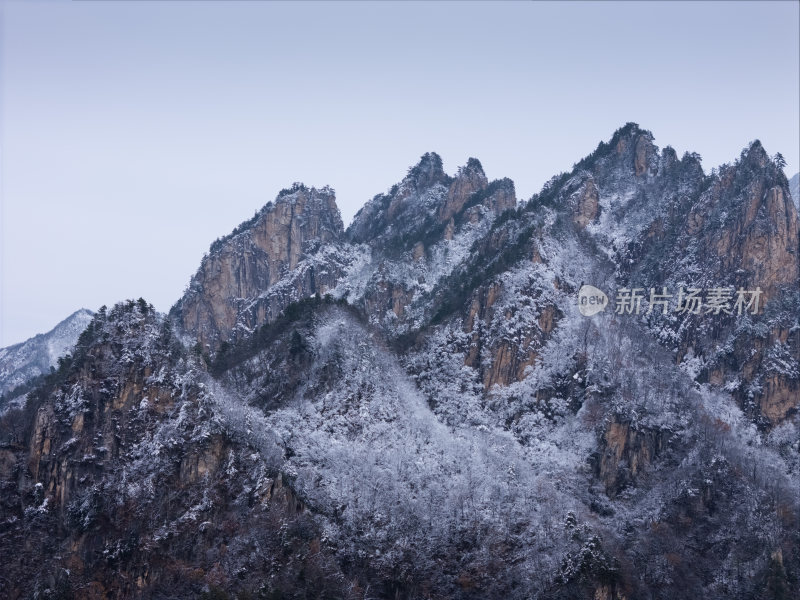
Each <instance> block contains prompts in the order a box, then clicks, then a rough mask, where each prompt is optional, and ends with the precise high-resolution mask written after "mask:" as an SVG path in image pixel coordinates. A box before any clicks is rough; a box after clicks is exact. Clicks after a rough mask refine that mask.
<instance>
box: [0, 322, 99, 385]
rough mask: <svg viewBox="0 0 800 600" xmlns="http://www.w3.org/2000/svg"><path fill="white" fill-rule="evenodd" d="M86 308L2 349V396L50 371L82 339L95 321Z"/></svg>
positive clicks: (0, 371) (0, 376)
mask: <svg viewBox="0 0 800 600" xmlns="http://www.w3.org/2000/svg"><path fill="white" fill-rule="evenodd" d="M93 315H94V313H93V312H92V311H90V310H88V309H86V308H82V309H80V310H77V311H75V312H74V313H72V314H71V315H70V316H68V317H67V318H66V319H64V320H63V321H61V322H60V323H59V324H58V325H56V326H55V327H53V329H51V330H50V331H48V332H46V333H40V334H38V335H36V336H34V337H32V338H30V339H28V340H25V341H24V342H20V343H19V344H14V345H12V346H8V347H6V348H1V349H0V395H2V394H6V393H7V392H10V391H11V390H13V389H14V388H16V387H17V386H21V385H22V384H24V383H25V382H27V381H28V380H29V379H32V378H34V377H38V376H40V375H42V374H44V373H47V372H49V371H50V367H54V366H56V364H57V361H58V359H59V357H61V356H63V355H64V354H65V353H67V352H68V351H69V350H70V349H71V348H72V347H73V346H74V345H75V342H77V341H78V336H79V335H80V334H81V332H82V331H83V330H84V329H85V328H86V326H87V325H88V324H89V321H91V320H92V316H93Z"/></svg>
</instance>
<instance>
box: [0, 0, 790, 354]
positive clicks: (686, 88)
mask: <svg viewBox="0 0 800 600" xmlns="http://www.w3.org/2000/svg"><path fill="white" fill-rule="evenodd" d="M798 6H799V5H798V3H797V2H789V1H786V2H774V3H773V2H758V3H756V2H752V3H749V2H732V3H725V2H710V3H694V2H666V3H660V4H659V3H651V2H647V3H641V4H639V3H634V2H622V3H599V2H591V3H586V4H583V3H577V2H570V3H563V4H562V3H556V2H547V3H544V2H543V3H521V2H520V3H508V4H482V3H478V2H470V3H465V4H461V3H455V2H444V3H438V4H389V3H374V4H370V3H354V4H335V3H322V4H316V3H310V2H306V3H299V4H293V5H290V4H280V3H267V2H243V3H216V2H199V3H191V2H171V3H167V2H141V3H124V2H33V3H29V2H26V3H22V2H13V1H12V2H8V1H7V2H5V3H3V4H2V65H1V67H2V72H1V73H2V75H1V77H0V83H1V84H2V91H1V92H0V94H1V95H0V100H1V101H2V113H0V126H1V127H2V132H1V133H0V140H1V141H2V172H1V173H0V176H1V179H0V185H2V274H1V275H0V276H1V277H2V280H1V282H0V283H2V294H1V296H0V346H4V345H8V344H11V343H14V342H18V341H21V340H23V339H25V338H27V337H29V336H31V335H33V334H35V333H37V332H40V331H44V330H47V329H49V328H50V327H52V326H53V325H54V324H55V323H57V322H58V321H59V320H61V319H62V318H63V317H65V316H66V315H68V314H69V313H71V312H72V311H74V310H76V309H77V308H79V307H87V308H91V309H96V308H97V307H98V306H100V305H101V304H109V305H110V304H112V303H114V302H115V301H117V300H121V299H124V298H127V297H139V296H144V297H145V298H147V299H148V300H150V301H152V302H153V303H154V304H155V305H156V307H157V308H158V309H160V310H167V309H168V308H169V307H170V305H171V304H172V303H173V302H174V301H175V300H176V299H177V298H178V297H179V296H180V294H181V292H182V290H183V288H184V286H185V285H186V284H187V283H188V281H189V278H190V276H191V275H192V273H193V272H194V271H195V269H196V268H197V265H198V264H199V262H200V259H201V257H202V255H203V253H204V252H205V251H206V250H207V249H208V246H209V244H210V243H211V242H212V241H213V240H214V239H215V238H216V237H218V236H221V235H224V234H226V233H227V232H229V231H230V230H231V229H232V228H233V227H234V226H235V225H237V224H238V223H239V222H241V221H243V220H245V219H247V218H249V217H250V216H252V214H253V212H254V211H255V210H256V209H258V208H260V207H261V206H262V205H263V204H265V203H266V202H267V201H269V200H271V199H273V198H274V197H275V195H276V193H277V192H278V190H280V189H281V188H283V187H286V186H288V185H289V184H291V183H292V182H294V181H303V182H305V183H307V184H309V185H316V186H322V185H326V184H328V185H331V186H332V187H334V188H335V189H336V191H337V199H338V202H339V206H340V208H341V210H342V213H343V217H344V220H345V223H348V222H349V221H350V219H351V218H352V216H353V214H355V212H356V210H357V209H358V208H359V207H360V206H361V205H362V204H363V203H364V202H365V201H366V200H367V199H368V198H371V197H372V196H373V195H375V194H376V193H378V192H382V191H385V190H386V189H387V188H389V187H390V186H391V185H392V184H393V183H395V182H397V181H399V180H400V179H401V178H402V177H403V176H404V174H405V172H406V169H407V168H408V167H409V166H411V165H412V164H414V163H415V162H416V161H417V160H418V158H419V156H420V155H422V154H423V153H424V152H426V151H429V150H434V151H436V152H438V153H439V154H441V156H442V158H443V160H444V163H445V168H446V169H447V170H448V171H449V172H451V173H453V172H454V171H455V170H456V169H457V167H458V166H459V165H462V164H464V163H465V162H466V160H467V158H468V157H470V156H475V157H477V158H479V159H480V160H481V162H482V163H483V166H484V169H485V170H486V172H487V175H488V176H489V177H490V178H499V177H511V178H512V179H513V180H514V181H515V182H516V184H517V193H518V196H519V197H521V198H527V197H530V196H531V194H533V193H534V192H535V191H537V190H538V189H539V188H540V187H541V185H542V184H543V183H544V182H545V181H546V180H547V179H549V178H550V177H551V176H552V175H554V174H556V173H558V172H560V171H563V170H567V169H569V168H570V167H571V165H572V164H573V163H574V162H576V161H577V160H578V159H580V158H581V157H582V156H584V155H586V154H588V153H589V152H591V151H592V150H594V148H595V147H596V146H597V143H598V142H599V141H600V140H602V139H608V138H609V137H610V136H611V134H612V132H613V131H614V130H615V129H616V128H617V127H619V126H621V125H623V124H624V123H625V122H627V121H636V122H638V123H639V124H640V125H642V126H643V127H645V128H647V129H650V130H651V131H652V132H653V134H654V135H655V137H656V143H657V144H658V145H660V146H662V147H663V146H666V145H672V146H673V147H675V148H676V149H677V150H678V152H679V153H682V152H684V151H686V150H691V151H697V152H699V153H700V154H701V155H702V156H703V159H704V160H703V164H704V166H705V168H706V169H707V170H709V169H710V168H711V167H713V166H716V165H718V164H720V163H722V162H727V161H731V160H733V159H734V158H736V157H737V156H738V154H739V152H740V151H741V149H742V148H743V147H744V146H745V145H746V144H747V143H748V142H749V141H750V140H752V139H755V138H759V139H761V141H762V142H763V143H764V145H765V147H766V149H767V151H768V152H770V153H775V152H778V151H780V152H782V153H783V154H784V156H785V157H786V159H787V161H788V166H787V172H788V174H790V175H791V174H792V173H794V172H796V171H797V169H798V165H799V164H800V137H799V134H798V131H800V123H799V122H798V106H799V105H800V97H799V96H798V87H799V86H800V81H799V79H798V78H799V77H800V76H799V75H798V73H800V65H798V53H799V52H800V50H799V45H800V42H799V41H798V22H799V21H800V13H799V12H798Z"/></svg>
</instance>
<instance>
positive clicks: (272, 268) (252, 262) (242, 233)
mask: <svg viewBox="0 0 800 600" xmlns="http://www.w3.org/2000/svg"><path fill="white" fill-rule="evenodd" d="M343 229H344V228H343V225H342V218H341V215H340V213H339V209H338V207H337V206H336V198H335V194H334V191H333V190H332V189H331V188H329V187H324V188H321V189H317V188H313V187H311V188H308V187H306V186H305V185H303V184H300V183H296V184H294V185H293V186H292V187H291V188H288V189H284V190H282V191H281V192H280V193H279V194H278V196H277V198H276V199H275V201H274V202H270V203H268V204H267V205H266V206H264V208H262V209H261V210H260V211H259V212H257V213H256V214H255V216H254V217H253V218H252V219H250V220H249V221H246V222H244V223H242V224H241V225H239V227H237V228H236V229H235V230H234V231H233V232H232V233H231V234H230V235H228V236H226V237H224V238H222V239H218V240H217V241H215V242H214V243H213V244H212V245H211V251H210V252H209V254H208V255H206V256H205V257H204V258H203V261H202V263H201V265H200V268H199V269H198V271H197V273H196V274H195V275H194V276H193V277H192V281H191V283H190V285H189V289H188V290H187V292H186V294H185V295H184V297H183V298H182V299H181V300H179V301H178V303H177V304H176V305H175V307H174V309H173V312H174V313H175V314H177V315H178V317H179V319H180V321H181V323H182V325H183V327H184V328H185V330H186V331H187V332H189V333H191V334H193V335H195V336H197V337H198V339H199V340H200V342H201V343H202V344H204V345H210V346H212V347H214V346H216V345H217V343H218V342H220V341H225V340H228V339H229V338H230V337H231V334H232V332H233V329H234V328H235V327H236V325H237V322H238V320H239V317H240V316H241V311H242V310H243V308H244V307H243V305H242V300H244V299H254V298H256V297H258V296H259V295H260V294H261V293H262V292H264V291H266V290H267V289H269V288H270V287H271V286H273V285H274V284H275V283H277V282H278V281H279V280H280V279H281V278H282V277H283V276H284V274H285V272H286V271H287V270H288V271H291V270H293V269H295V268H296V267H297V265H298V263H299V262H300V261H301V259H302V258H303V257H304V256H306V253H307V251H310V250H314V249H316V247H318V246H319V245H320V244H323V243H326V242H331V241H334V240H338V239H340V238H341V236H342V234H343ZM308 291H309V292H310V293H314V292H315V291H316V290H313V291H312V290H308Z"/></svg>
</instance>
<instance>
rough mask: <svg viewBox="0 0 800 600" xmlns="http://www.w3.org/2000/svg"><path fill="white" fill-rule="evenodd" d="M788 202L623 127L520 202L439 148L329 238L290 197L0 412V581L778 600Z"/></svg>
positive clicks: (788, 574)
mask: <svg viewBox="0 0 800 600" xmlns="http://www.w3.org/2000/svg"><path fill="white" fill-rule="evenodd" d="M786 183H787V182H786V178H785V177H784V175H783V173H782V172H781V171H780V168H779V166H778V165H777V164H775V162H774V161H773V160H772V159H771V158H770V156H769V155H768V154H767V152H766V151H765V149H764V148H763V147H762V145H761V144H760V143H759V142H758V141H755V142H752V143H750V144H748V145H747V147H746V148H745V149H744V150H743V151H742V152H741V154H740V155H739V157H738V158H737V159H736V160H735V161H734V162H732V163H731V164H729V165H724V166H723V167H721V168H720V169H719V171H718V172H715V173H713V174H706V173H704V171H703V169H702V166H701V164H700V160H699V157H698V156H697V155H695V154H691V153H687V154H685V155H684V156H682V157H678V156H677V155H676V153H675V151H674V150H673V149H671V148H670V147H669V146H667V147H666V148H663V149H660V148H658V147H657V146H656V145H655V143H654V137H653V135H652V134H651V133H650V132H649V131H646V130H644V129H642V128H640V127H639V126H638V125H636V124H633V123H629V124H627V125H626V126H624V127H622V128H620V129H619V130H617V131H616V132H614V134H613V136H612V137H611V138H610V139H609V140H608V141H603V142H601V143H600V144H599V145H598V147H597V149H596V150H595V151H594V152H593V153H591V154H589V155H588V156H586V157H585V158H583V159H581V160H580V161H578V162H577V163H576V164H575V165H574V167H573V169H572V170H571V171H570V172H568V173H562V174H560V175H557V176H555V177H553V179H552V180H551V181H549V182H548V183H547V184H546V185H545V186H544V188H543V189H542V191H541V192H540V193H538V194H536V195H534V196H533V197H532V198H530V199H528V200H527V201H523V202H518V201H517V198H516V194H515V190H514V185H513V182H511V181H510V180H509V179H497V180H489V178H488V177H487V176H486V174H485V173H484V171H483V168H482V166H481V163H480V162H479V161H478V160H477V159H470V160H469V161H468V162H467V164H466V165H464V166H463V167H462V168H460V169H459V170H458V171H457V172H456V173H455V174H453V175H449V174H447V173H445V172H444V171H443V168H442V161H441V159H440V157H438V155H436V154H435V153H432V152H429V153H427V154H425V155H423V156H422V158H421V159H420V161H419V163H418V164H417V165H414V166H412V167H411V168H410V169H408V171H407V173H406V174H405V176H404V177H403V178H402V179H401V181H400V182H399V183H398V184H397V185H395V186H392V187H391V188H390V189H389V190H387V191H386V192H385V193H382V194H378V195H376V196H375V197H374V198H373V199H372V200H370V201H368V202H367V203H366V204H365V206H364V207H363V209H362V210H361V211H360V212H359V213H358V215H356V217H355V219H354V221H353V223H352V224H351V225H350V227H349V228H348V229H346V230H345V229H344V228H343V226H342V222H341V218H340V216H339V211H338V209H337V207H336V203H335V197H334V193H333V190H331V189H329V188H323V189H320V190H317V189H314V188H307V187H305V186H303V185H300V184H298V185H295V186H293V187H292V188H289V189H287V190H283V191H282V192H281V193H280V194H279V195H278V197H277V198H276V200H275V201H274V202H271V203H268V204H267V205H266V206H265V207H264V208H263V209H262V210H261V211H259V212H258V213H256V215H255V216H254V217H253V218H252V219H250V220H249V221H246V222H244V223H242V225H240V226H239V227H238V228H236V230H235V231H234V232H233V233H232V234H230V235H228V236H225V237H223V238H220V239H219V240H217V241H216V242H214V243H213V244H212V246H211V248H210V251H209V253H208V255H207V256H206V257H205V258H204V259H203V260H202V262H201V265H200V267H199V269H198V271H197V273H196V274H195V275H194V276H193V277H192V280H191V282H190V285H189V287H188V290H187V292H186V293H185V295H184V296H183V297H182V298H181V299H179V300H178V301H177V302H176V304H175V306H174V307H173V309H172V311H171V312H170V314H169V315H161V314H158V313H156V312H155V311H154V310H153V308H152V306H150V305H148V304H147V303H146V302H144V301H143V300H140V301H139V302H134V301H127V302H123V303H120V304H118V305H117V306H115V307H113V308H112V309H111V310H108V311H105V310H102V311H100V312H98V314H97V315H96V316H95V317H94V318H93V319H92V321H91V323H90V325H89V326H88V328H87V329H86V332H85V333H84V334H83V335H82V336H81V339H80V340H79V342H78V344H77V346H76V348H75V350H74V352H73V354H72V355H71V357H70V358H69V359H68V360H67V361H63V362H62V365H61V368H60V369H59V370H58V371H57V372H55V373H53V374H51V375H50V376H48V377H47V378H46V380H45V381H44V382H43V384H42V385H41V386H39V387H38V388H36V389H35V390H33V391H32V392H31V393H30V394H29V395H28V400H27V404H26V405H25V406H24V407H23V408H21V409H20V410H15V411H10V412H9V413H8V414H6V415H4V416H3V417H2V419H0V442H2V444H3V445H2V446H0V482H2V486H3V495H2V497H0V524H2V526H0V550H1V551H2V552H3V553H4V556H10V557H12V559H11V560H8V561H6V563H4V566H3V569H4V570H3V574H2V575H3V576H2V578H0V590H1V591H5V592H8V595H10V596H11V597H18V596H32V595H35V594H39V595H40V596H46V595H48V594H50V595H57V594H62V595H64V596H67V597H68V596H69V595H70V594H72V595H73V596H77V597H104V596H105V597H110V598H193V597H202V595H203V594H205V595H206V597H218V598H233V597H239V598H243V597H272V598H284V597H286V598H300V597H305V598H308V597H314V598H353V599H360V600H363V599H366V598H387V599H388V598H392V599H395V600H397V599H400V598H403V599H409V600H410V599H416V598H459V599H479V598H480V599H485V598H509V599H516V598H519V599H522V598H541V599H567V598H586V599H587V600H588V599H595V600H597V599H603V600H611V599H616V600H622V599H623V598H624V599H631V598H654V599H655V598H664V599H668V598H687V597H692V598H720V599H722V598H742V599H744V598H780V597H784V598H796V597H797V590H798V587H797V585H796V582H797V581H798V580H800V534H798V527H797V525H798V523H799V522H800V501H799V500H798V497H799V496H798V490H799V489H800V441H798V440H800V434H799V433H798V432H799V431H800V424H799V423H798V405H800V366H799V364H798V362H799V359H800V356H798V352H799V351H800V350H799V349H800V322H798V317H799V315H800V265H799V264H798V236H799V235H800V226H798V215H797V209H796V207H795V206H794V205H793V204H792V202H791V201H789V189H788V186H787V185H786ZM586 284H590V285H592V286H595V287H596V288H598V289H599V290H602V291H604V292H605V293H606V294H607V297H608V300H609V305H608V306H607V307H606V309H605V310H600V311H599V312H597V313H596V314H594V315H593V316H584V314H583V312H582V311H581V307H580V306H579V290H581V289H583V286H584V285H586ZM756 289H757V290H760V293H759V295H758V296H757V297H758V299H759V305H758V307H755V308H754V306H753V304H752V303H750V304H747V305H746V306H743V305H740V306H739V308H743V309H744V310H739V311H737V309H736V308H737V305H736V300H737V298H738V297H741V298H745V297H746V295H747V294H749V291H753V290H756ZM626 290H627V292H628V299H629V300H631V303H630V304H628V306H629V308H630V310H626V303H625V298H626V296H625V292H626ZM637 290H638V292H639V293H640V300H638V301H636V302H637V306H638V307H639V308H640V309H641V310H638V309H637V310H636V311H634V310H633V298H634V296H635V294H634V292H635V291H637ZM651 290H652V291H651ZM692 290H699V291H697V292H692ZM719 290H723V291H719ZM725 290H729V291H730V293H729V294H728V295H727V296H726V295H725V294H726V292H725ZM738 291H741V294H739V293H738ZM700 292H702V294H700ZM698 294H699V295H698ZM688 296H693V297H695V298H699V300H700V301H701V302H702V304H701V305H697V306H700V310H698V311H695V310H693V309H692V307H691V305H690V304H688V300H687V297H688ZM747 297H748V299H750V300H752V299H753V298H752V297H751V296H747ZM593 298H594V299H595V300H596V299H597V298H599V296H593ZM740 313H741V314H740ZM53 532H56V533H53ZM2 586H5V587H2Z"/></svg>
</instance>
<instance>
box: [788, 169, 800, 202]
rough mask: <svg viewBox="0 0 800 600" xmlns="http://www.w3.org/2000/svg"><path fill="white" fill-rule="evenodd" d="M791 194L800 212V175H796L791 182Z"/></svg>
mask: <svg viewBox="0 0 800 600" xmlns="http://www.w3.org/2000/svg"><path fill="white" fill-rule="evenodd" d="M789 193H791V194H792V200H794V205H795V206H796V207H797V209H798V210H800V173H795V174H794V177H792V178H791V179H790V180H789Z"/></svg>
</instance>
